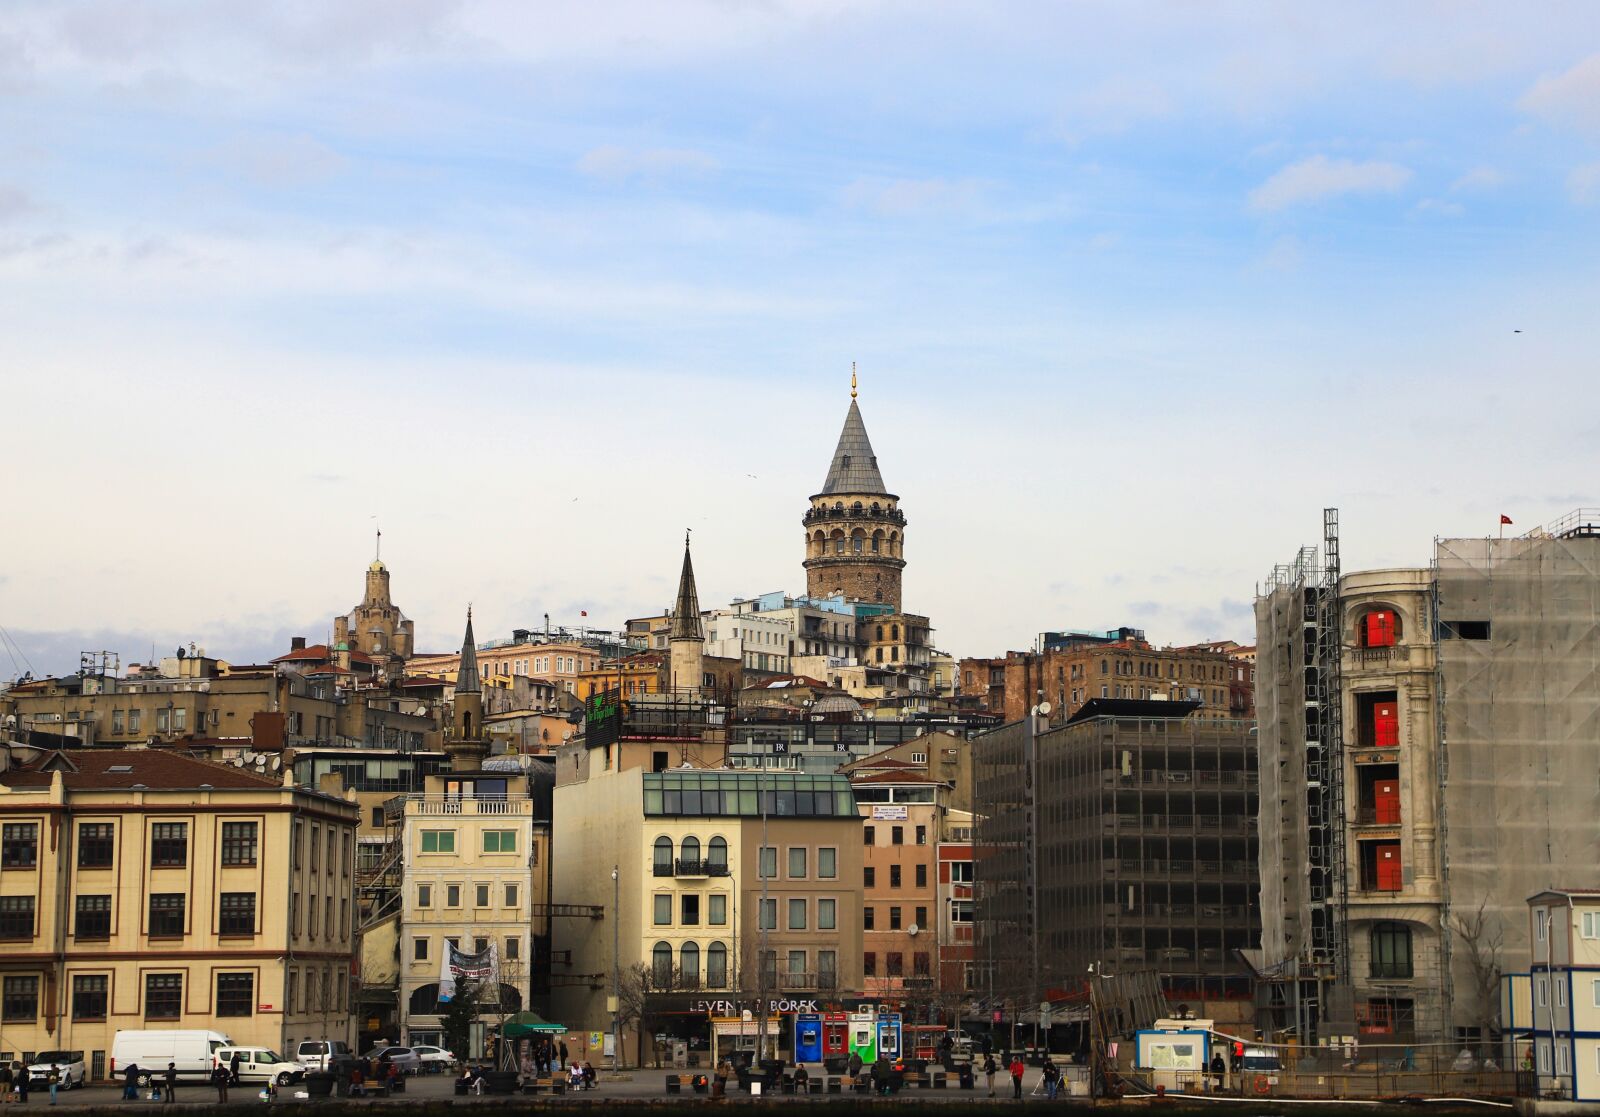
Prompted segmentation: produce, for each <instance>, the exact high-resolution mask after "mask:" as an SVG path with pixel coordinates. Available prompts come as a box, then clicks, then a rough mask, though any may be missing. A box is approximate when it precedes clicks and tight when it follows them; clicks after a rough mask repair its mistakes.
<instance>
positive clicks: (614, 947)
mask: <svg viewBox="0 0 1600 1117" xmlns="http://www.w3.org/2000/svg"><path fill="white" fill-rule="evenodd" d="M546 623H548V622H546ZM620 1066H622V874H621V873H620V872H619V871H618V867H617V866H616V865H613V866H611V1069H612V1070H616V1069H617V1068H618V1067H620Z"/></svg>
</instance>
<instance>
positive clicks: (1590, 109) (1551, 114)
mask: <svg viewBox="0 0 1600 1117" xmlns="http://www.w3.org/2000/svg"><path fill="white" fill-rule="evenodd" d="M1517 107H1518V108H1520V109H1521V110H1522V111H1523V112H1527V113H1532V114H1533V115H1535V116H1542V117H1545V118H1546V119H1549V120H1555V121H1559V122H1562V123H1567V124H1574V125H1577V126H1578V127H1581V128H1600V54H1591V55H1590V56H1589V57H1588V58H1585V59H1584V60H1583V61H1582V62H1579V63H1578V64H1577V65H1576V66H1573V67H1572V68H1571V69H1569V70H1565V71H1563V72H1562V73H1559V74H1551V75H1546V76H1545V77H1542V78H1540V79H1539V80H1538V81H1536V82H1534V83H1533V87H1532V88H1531V89H1529V90H1528V91H1527V92H1526V93H1524V94H1523V95H1522V97H1521V98H1520V99H1519V100H1518V101H1517Z"/></svg>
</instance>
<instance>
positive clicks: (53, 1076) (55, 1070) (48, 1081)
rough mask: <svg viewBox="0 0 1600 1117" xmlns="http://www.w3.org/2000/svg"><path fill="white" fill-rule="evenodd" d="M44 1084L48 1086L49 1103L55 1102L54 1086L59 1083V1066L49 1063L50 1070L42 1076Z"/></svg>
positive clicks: (57, 1085)
mask: <svg viewBox="0 0 1600 1117" xmlns="http://www.w3.org/2000/svg"><path fill="white" fill-rule="evenodd" d="M44 1084H45V1085H46V1086H48V1087H50V1104H51V1105H54V1104H56V1088H57V1087H59V1086H60V1085H61V1068H60V1067H58V1066H56V1065H55V1064H54V1063H51V1064H50V1070H49V1071H48V1072H47V1073H46V1074H45V1076H44Z"/></svg>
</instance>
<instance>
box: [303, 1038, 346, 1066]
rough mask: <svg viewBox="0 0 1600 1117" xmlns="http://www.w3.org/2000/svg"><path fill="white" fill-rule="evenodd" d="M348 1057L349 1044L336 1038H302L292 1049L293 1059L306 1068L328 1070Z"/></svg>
mask: <svg viewBox="0 0 1600 1117" xmlns="http://www.w3.org/2000/svg"><path fill="white" fill-rule="evenodd" d="M348 1058H350V1048H349V1046H348V1045H346V1044H345V1043H343V1042H341V1041H339V1040H336V1039H304V1040H301V1041H300V1046H299V1047H297V1048H295V1051H294V1061H295V1062H297V1063H299V1064H300V1065H301V1066H303V1067H305V1068H306V1070H328V1069H329V1068H331V1067H332V1066H333V1065H334V1064H335V1063H337V1062H339V1060H341V1059H348Z"/></svg>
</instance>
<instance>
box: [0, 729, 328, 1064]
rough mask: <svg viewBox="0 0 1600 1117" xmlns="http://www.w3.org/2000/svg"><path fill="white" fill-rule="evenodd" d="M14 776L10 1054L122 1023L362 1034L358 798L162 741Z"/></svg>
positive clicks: (32, 765) (1, 1036) (7, 934)
mask: <svg viewBox="0 0 1600 1117" xmlns="http://www.w3.org/2000/svg"><path fill="white" fill-rule="evenodd" d="M5 760H6V767H5V770H4V771H3V772H0V940H3V942H4V944H5V950H4V952H3V954H0V986H3V990H0V992H3V998H0V1048H3V1049H4V1050H3V1051H0V1057H3V1056H4V1055H5V1053H8V1052H9V1053H12V1054H19V1055H20V1054H21V1053H24V1052H32V1051H41V1050H46V1049H51V1048H58V1049H69V1050H81V1051H83V1052H84V1057H85V1059H86V1061H87V1062H88V1065H89V1069H90V1073H91V1075H92V1076H93V1077H96V1078H100V1077H104V1076H105V1074H106V1071H107V1059H108V1058H109V1053H110V1051H111V1041H112V1038H113V1036H114V1035H115V1033H116V1031H117V1030H118V1029H119V1028H193V1029H211V1030H214V1031H218V1032H222V1033H225V1034H227V1035H229V1036H231V1037H232V1038H233V1039H235V1040H237V1041H238V1042H240V1043H245V1044H259V1045H262V1046H265V1047H272V1048H275V1049H278V1050H288V1049H291V1048H292V1046H293V1045H294V1044H295V1043H297V1042H298V1041H300V1040H302V1039H311V1038H318V1039H320V1038H333V1039H342V1040H345V1041H346V1042H352V1041H353V1040H354V1038H355V1037H354V1035H353V1032H352V1021H351V1009H352V1005H351V999H350V975H351V973H352V972H353V967H354V964H355V960H356V959H355V936H354V934H353V921H354V911H353V900H354V888H353V881H354V872H355V865H354V861H355V830H356V823H357V819H358V811H357V807H356V805H355V804H354V803H353V802H350V801H348V800H346V799H344V798H340V797H336V796H333V795H327V794H321V793H318V792H314V791H310V790H307V789H305V788H302V787H296V786H294V785H293V784H292V783H290V782H287V781H285V782H280V781H277V780H272V779H267V778H264V777H261V776H257V775H254V774H252V773H248V772H245V771H242V770H240V769H238V768H232V767H227V766H224V765H220V764H211V763H208V762H206V761H201V760H193V759H190V758H188V757H186V756H182V755H179V754H174V753H170V752H166V751H160V750H154V749H117V750H81V749H80V750H68V751H60V752H45V753H38V752H35V751H34V750H24V749H19V748H15V747H13V749H12V750H11V751H10V753H9V754H8V755H7V756H6V757H5Z"/></svg>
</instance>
